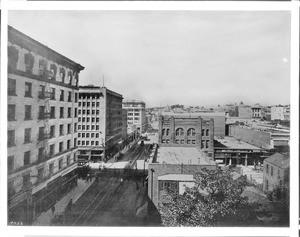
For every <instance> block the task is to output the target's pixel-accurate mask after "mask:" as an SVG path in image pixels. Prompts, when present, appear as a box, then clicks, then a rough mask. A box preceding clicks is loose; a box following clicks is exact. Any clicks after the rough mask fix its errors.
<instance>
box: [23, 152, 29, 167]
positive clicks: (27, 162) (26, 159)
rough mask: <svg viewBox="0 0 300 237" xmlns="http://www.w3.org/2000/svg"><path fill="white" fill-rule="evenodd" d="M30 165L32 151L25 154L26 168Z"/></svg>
mask: <svg viewBox="0 0 300 237" xmlns="http://www.w3.org/2000/svg"><path fill="white" fill-rule="evenodd" d="M29 164H30V151H26V152H24V166H25V165H29Z"/></svg>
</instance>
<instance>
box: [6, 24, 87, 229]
mask: <svg viewBox="0 0 300 237" xmlns="http://www.w3.org/2000/svg"><path fill="white" fill-rule="evenodd" d="M83 69H84V67H82V66H81V65H80V64H78V63H76V62H74V61H72V60H70V59H68V58H66V57H65V56H63V55H61V54H59V53H57V52H55V51H54V50H52V49H50V48H48V47H47V46H45V45H43V44H41V43H39V42H38V41H36V40H34V39H32V38H30V37H28V36H27V35H25V34H23V33H21V32H19V31H18V30H16V29H14V28H12V27H10V26H9V27H8V127H7V130H8V131H7V136H8V141H7V146H8V148H7V153H8V161H7V162H8V224H13V223H14V222H21V223H22V224H23V225H26V224H31V223H32V222H33V221H34V220H35V219H36V218H37V217H38V216H39V215H40V214H41V213H42V212H43V211H45V210H48V209H49V208H51V206H52V205H54V204H55V202H56V201H57V200H59V199H60V198H61V197H63V196H64V195H65V194H66V192H68V190H69V189H70V188H72V186H73V185H75V182H76V179H77V177H76V167H77V162H76V152H77V107H78V106H77V99H78V80H79V76H78V75H79V73H80V71H81V70H83Z"/></svg>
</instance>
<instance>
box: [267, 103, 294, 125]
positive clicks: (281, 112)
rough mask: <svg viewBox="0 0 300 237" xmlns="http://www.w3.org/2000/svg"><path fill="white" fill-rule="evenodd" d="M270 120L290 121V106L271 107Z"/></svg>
mask: <svg viewBox="0 0 300 237" xmlns="http://www.w3.org/2000/svg"><path fill="white" fill-rule="evenodd" d="M271 120H285V121H289V120H290V106H282V105H278V106H272V107H271Z"/></svg>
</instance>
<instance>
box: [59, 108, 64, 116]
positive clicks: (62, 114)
mask: <svg viewBox="0 0 300 237" xmlns="http://www.w3.org/2000/svg"><path fill="white" fill-rule="evenodd" d="M63 117H64V107H60V109H59V118H63Z"/></svg>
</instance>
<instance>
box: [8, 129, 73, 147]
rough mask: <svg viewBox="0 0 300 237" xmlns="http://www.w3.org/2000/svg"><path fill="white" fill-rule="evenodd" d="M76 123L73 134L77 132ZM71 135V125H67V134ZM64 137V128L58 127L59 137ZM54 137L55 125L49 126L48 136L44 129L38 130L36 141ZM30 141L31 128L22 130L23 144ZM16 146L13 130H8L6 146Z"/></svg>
mask: <svg viewBox="0 0 300 237" xmlns="http://www.w3.org/2000/svg"><path fill="white" fill-rule="evenodd" d="M76 127H77V123H75V124H74V133H75V132H77V129H76ZM71 133H72V124H71V123H69V124H67V134H71ZM64 135H65V126H64V124H60V125H59V136H64ZM53 137H55V125H52V126H50V131H49V134H47V131H45V127H40V128H39V133H38V140H39V141H43V140H45V139H48V138H49V139H50V138H53ZM31 142H33V141H32V134H31V128H25V129H24V144H27V143H31ZM15 145H16V135H15V130H8V131H7V146H8V147H13V146H15Z"/></svg>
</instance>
